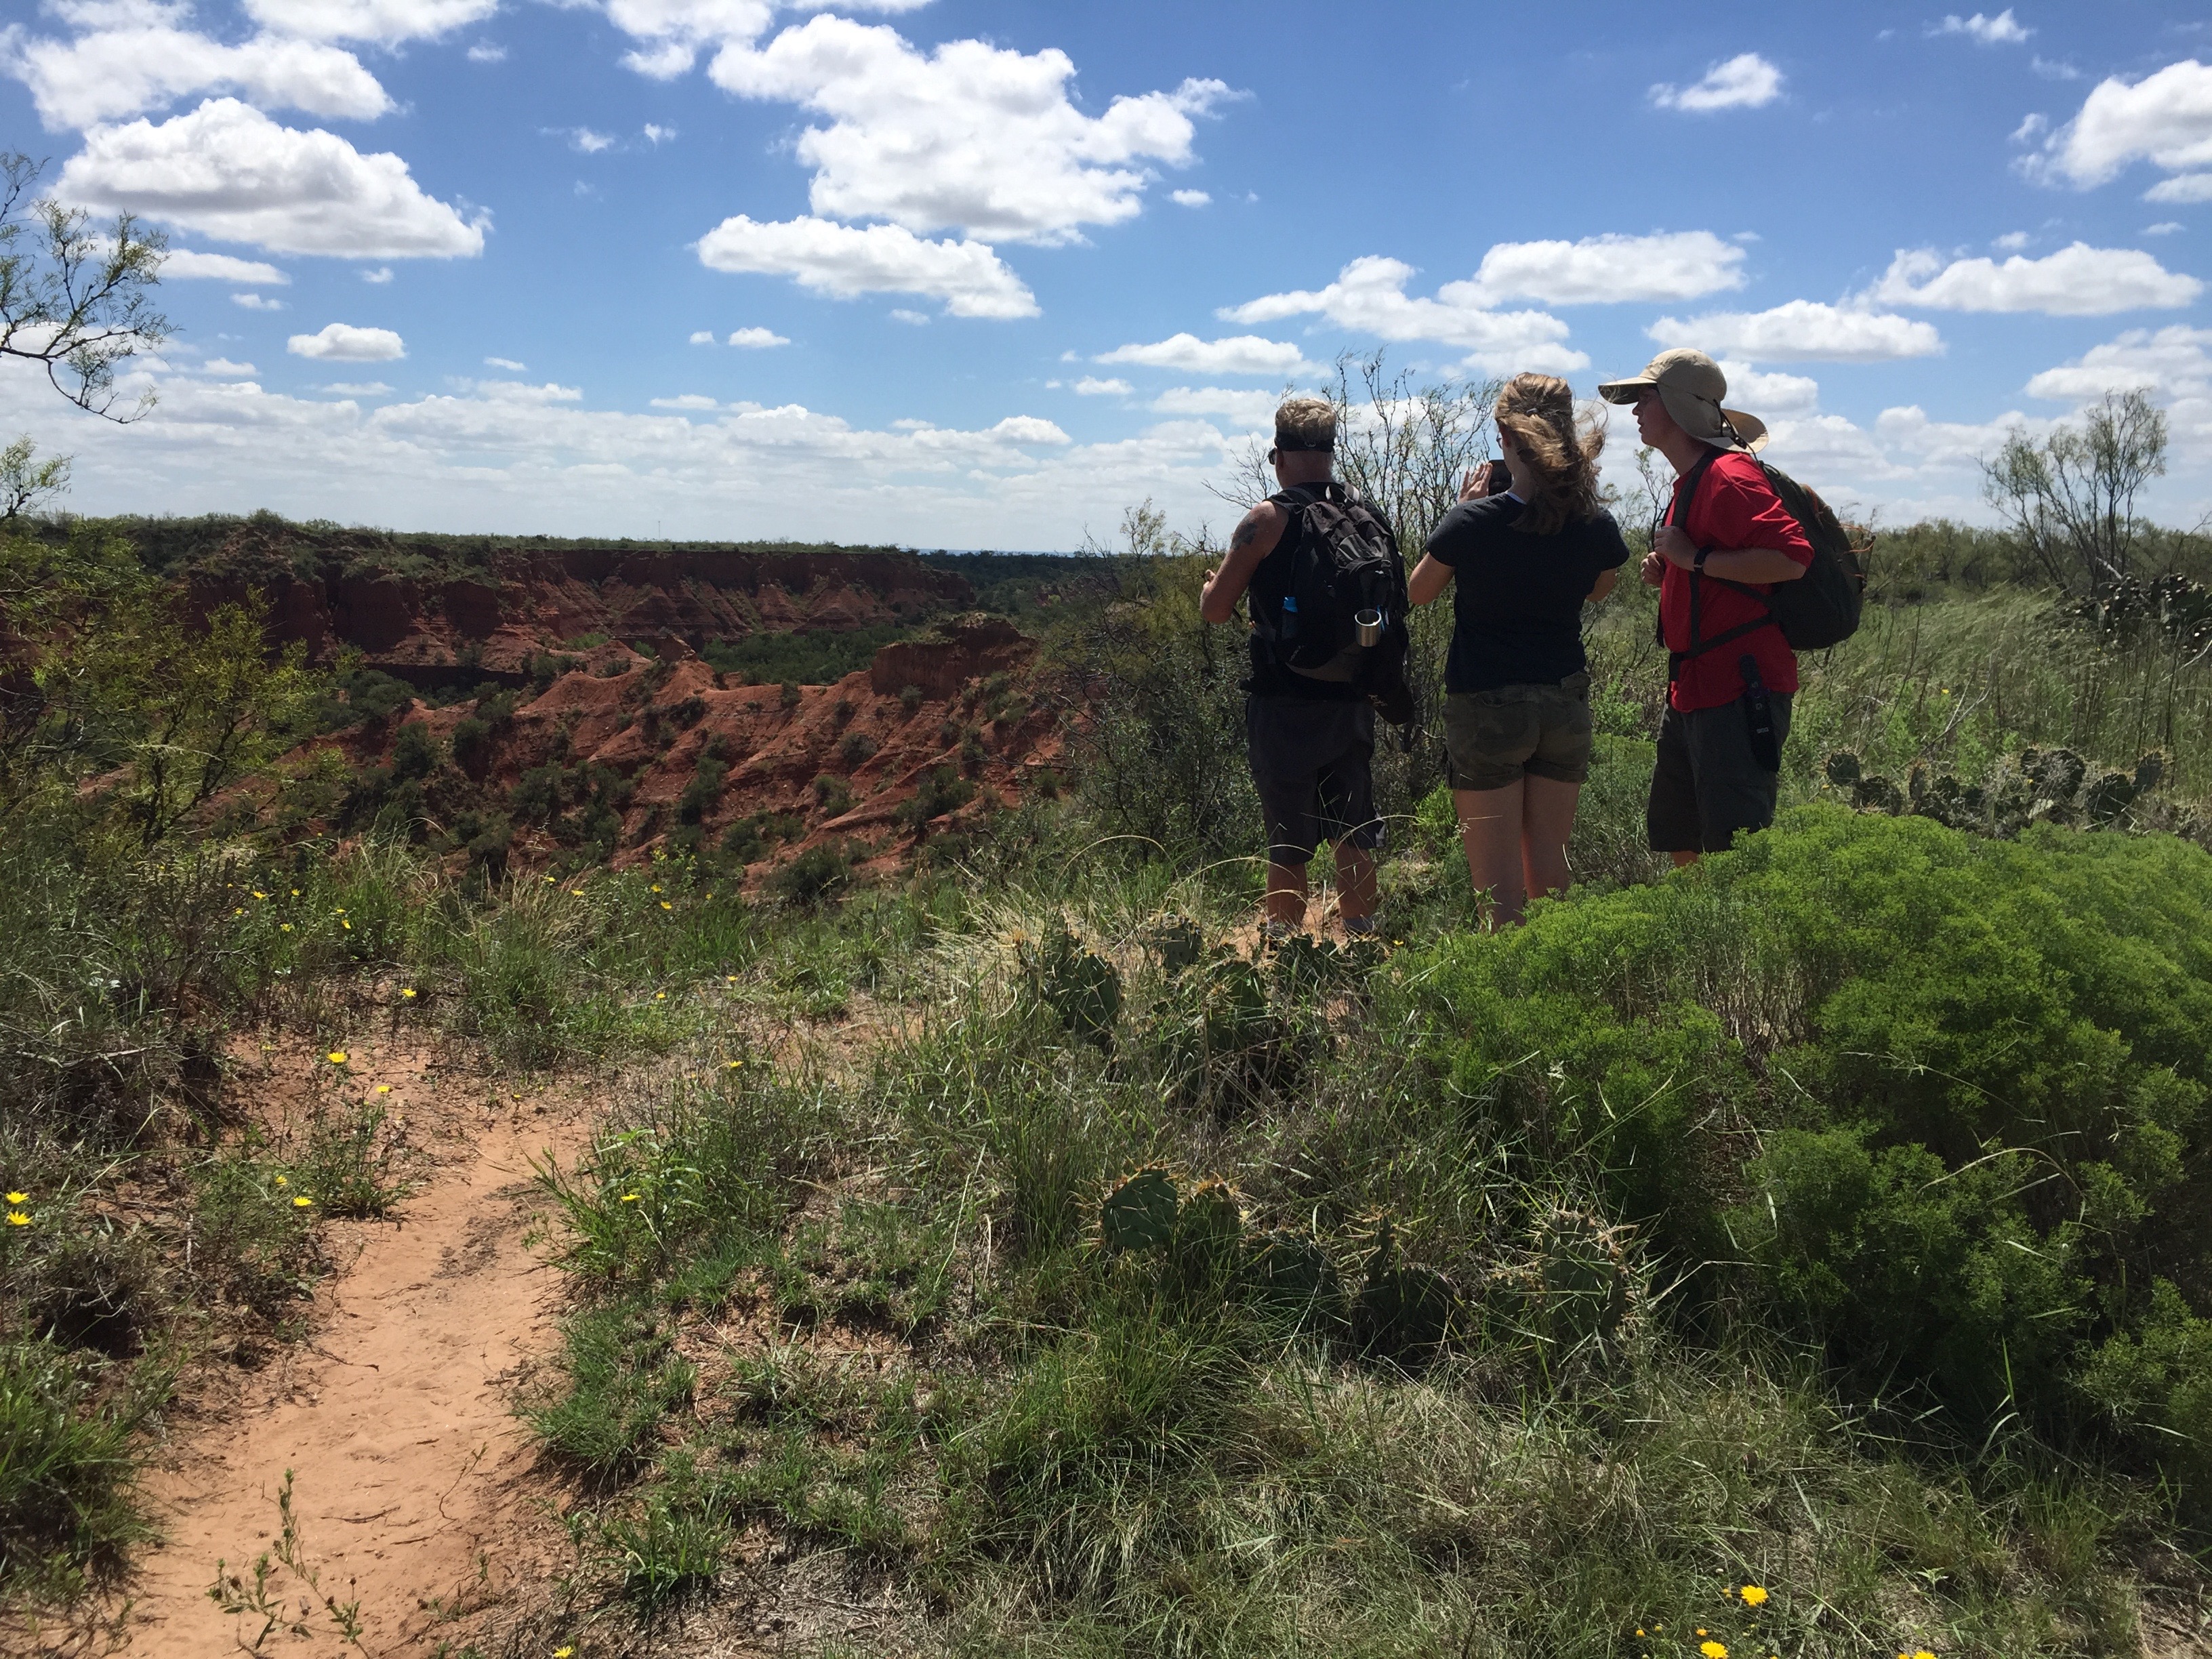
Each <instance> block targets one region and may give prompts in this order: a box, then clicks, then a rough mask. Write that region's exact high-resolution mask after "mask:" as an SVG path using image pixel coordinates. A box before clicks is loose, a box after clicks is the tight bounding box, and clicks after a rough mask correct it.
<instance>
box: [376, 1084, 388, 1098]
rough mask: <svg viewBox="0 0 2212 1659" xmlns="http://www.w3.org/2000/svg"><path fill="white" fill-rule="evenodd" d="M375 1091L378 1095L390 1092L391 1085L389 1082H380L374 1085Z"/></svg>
mask: <svg viewBox="0 0 2212 1659" xmlns="http://www.w3.org/2000/svg"><path fill="white" fill-rule="evenodd" d="M376 1092H377V1093H379V1094H380V1095H388V1094H390V1093H391V1092H392V1085H390V1084H389V1083H380V1084H378V1085H376Z"/></svg>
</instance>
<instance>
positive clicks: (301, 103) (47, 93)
mask: <svg viewBox="0 0 2212 1659" xmlns="http://www.w3.org/2000/svg"><path fill="white" fill-rule="evenodd" d="M155 16H158V14H155V15H149V21H147V22H145V23H143V24H142V25H140V26H137V27H121V28H107V29H100V30H97V31H95V32H94V33H89V34H84V35H80V36H79V37H78V38H76V40H69V41H61V40H23V41H20V42H17V43H15V46H14V49H13V50H12V51H7V52H5V55H4V56H0V68H4V69H5V70H6V72H7V73H9V74H10V75H12V76H15V78H16V79H18V80H20V81H21V82H23V83H24V84H25V85H26V86H27V87H28V88H30V91H31V98H32V100H33V102H34V103H35V104H36V105H37V106H38V111H39V118H40V120H41V121H43V122H44V123H45V124H46V126H47V127H49V128H63V127H75V128H83V127H89V126H93V125H97V124H99V123H100V122H103V121H112V120H116V119H118V118H121V117H124V116H129V115H137V114H141V113H143V112H147V111H149V110H157V109H162V108H166V107H167V106H168V105H170V104H171V103H173V102H174V101H175V100H178V99H179V98H183V97H186V96H188V95H190V94H194V93H200V92H210V91H234V92H240V93H243V94H246V96H247V97H248V98H251V99H252V100H253V101H254V102H255V103H257V104H262V105H269V106H276V107H280V108H289V109H301V110H306V111H307V112H309V113H310V114H313V115H331V116H340V117H343V118H347V119H350V120H368V119H371V118H374V117H376V116H379V115H381V114H383V113H384V112H386V110H388V109H390V108H391V107H392V100H391V99H390V97H388V96H387V95H386V93H385V90H384V88H383V87H382V86H381V85H380V83H379V82H378V81H377V78H376V77H375V76H374V75H371V74H370V73H369V72H368V70H366V69H364V68H362V64H361V62H360V60H359V59H358V58H356V57H355V56H354V55H353V54H352V53H351V52H343V51H340V50H339V49H338V48H337V47H335V46H320V45H318V44H316V43H315V42H313V41H309V40H283V39H279V38H276V37H274V36H270V35H257V36H255V37H253V38H252V39H251V40H246V41H244V42H242V43H240V45H237V46H225V45H223V44H222V42H220V41H217V40H210V38H209V37H208V36H206V35H204V34H198V33H193V32H192V31H191V30H189V29H181V28H178V27H173V26H172V25H171V24H169V23H168V22H166V21H152V19H153V17H155ZM5 45H6V40H5V37H4V36H0V47H4V46H5Z"/></svg>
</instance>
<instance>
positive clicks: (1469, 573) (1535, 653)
mask: <svg viewBox="0 0 2212 1659" xmlns="http://www.w3.org/2000/svg"><path fill="white" fill-rule="evenodd" d="M1521 511H1522V507H1521V502H1520V501H1518V500H1517V499H1516V498H1515V497H1513V496H1511V495H1486V496H1484V497H1482V498H1481V499H1480V500H1479V501H1462V502H1461V503H1460V504H1459V505H1458V506H1457V507H1454V508H1452V510H1451V511H1450V512H1449V513H1445V514H1444V516H1443V522H1442V523H1441V524H1439V525H1437V527H1436V530H1435V531H1434V532H1433V533H1431V536H1430V537H1429V545H1428V554H1429V556H1430V557H1431V558H1432V559H1434V560H1436V561H1437V563H1439V564H1448V565H1449V566H1451V567H1452V573H1453V574H1452V586H1453V587H1454V589H1455V592H1454V596H1453V614H1454V617H1455V625H1454V627H1453V629H1452V642H1451V654H1450V656H1449V657H1448V658H1447V659H1445V661H1444V690H1447V691H1492V690H1497V688H1498V687H1499V686H1501V685H1556V684H1559V682H1560V681H1561V680H1563V679H1565V678H1567V677H1568V676H1569V675H1570V674H1579V673H1581V672H1582V671H1583V670H1584V669H1585V668H1587V667H1589V658H1588V657H1587V656H1586V655H1584V654H1583V600H1584V599H1588V598H1589V591H1590V589H1591V588H1593V587H1595V586H1597V579H1598V577H1599V576H1600V575H1601V574H1602V573H1604V572H1606V571H1607V570H1613V569H1616V568H1619V567H1620V565H1621V564H1622V563H1624V562H1626V560H1627V557H1628V544H1626V542H1624V541H1622V540H1621V539H1620V526H1618V525H1616V524H1615V523H1613V515H1612V514H1611V513H1599V514H1598V515H1597V516H1596V517H1595V518H1594V519H1585V520H1582V521H1581V522H1580V523H1569V524H1567V525H1565V526H1562V527H1561V528H1560V529H1559V532H1558V533H1557V534H1555V535H1551V536H1534V535H1530V534H1529V533H1528V532H1526V531H1522V530H1516V529H1514V528H1513V522H1514V520H1516V519H1518V518H1519V517H1520V516H1521Z"/></svg>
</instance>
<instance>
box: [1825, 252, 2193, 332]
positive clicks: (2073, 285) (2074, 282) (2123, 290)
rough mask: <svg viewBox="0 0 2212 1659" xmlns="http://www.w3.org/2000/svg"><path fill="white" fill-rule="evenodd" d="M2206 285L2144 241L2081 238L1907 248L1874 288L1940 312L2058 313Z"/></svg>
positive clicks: (2118, 307) (1875, 297) (1884, 297)
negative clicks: (1946, 252) (1987, 253)
mask: <svg viewBox="0 0 2212 1659" xmlns="http://www.w3.org/2000/svg"><path fill="white" fill-rule="evenodd" d="M2203 291H2204V284H2203V283H2200V282H2199V281H2197V278H2195V277H2194V276H2184V275H2182V274H2180V273H2179V272H2176V271H2171V270H2167V269H2166V267H2165V266H2163V265H2161V264H2159V262H2158V261H2157V260H2156V259H2155V258H2152V257H2151V256H2150V255H2149V254H2148V253H2146V252H2143V251H2142V249H2140V248H2118V247H2091V246H2089V245H2088V244H2087V242H2075V243H2074V244H2073V245H2072V246H2069V247H2063V248H2061V249H2059V250H2058V252H2056V253H2051V254H2046V255H2045V256H2044V257H2043V258H2040V259H2030V258H2026V257H2025V256H2023V255H2021V254H2015V255H2014V256H2013V257H2012V258H2009V259H2007V260H2006V261H2004V263H2003V264H1998V263H1997V262H1996V260H1994V259H1987V258H1983V259H1954V260H1952V261H1951V262H1950V263H1949V264H1946V263H1944V261H1943V258H1942V256H1941V255H1939V254H1937V253H1936V252H1933V251H1931V250H1929V249H1925V248H1922V249H1900V250H1899V252H1898V254H1897V257H1896V258H1894V259H1893V260H1891V261H1890V266H1889V269H1888V270H1887V271H1886V272H1884V273H1883V275H1882V277H1881V280H1880V281H1879V282H1877V283H1875V285H1874V286H1873V287H1872V288H1871V289H1869V290H1868V291H1867V295H1866V297H1867V298H1868V299H1869V301H1873V302H1874V303H1875V304H1878V305H1890V306H1921V307H1927V308H1928V309H1930V310H1936V311H2039V312H2041V313H2044V314H2045V315H2046V316H2052V317H2101V316H2106V315H2109V314H2110V313H2112V312H2116V311H2135V310H2140V309H2143V308H2146V307H2162V308H2171V307H2176V306H2185V305H2188V304H2190V303H2191V301H2194V300H2195V299H2196V298H2197V295H2199V294H2202V293H2203Z"/></svg>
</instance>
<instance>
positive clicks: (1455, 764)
mask: <svg viewBox="0 0 2212 1659" xmlns="http://www.w3.org/2000/svg"><path fill="white" fill-rule="evenodd" d="M1444 754H1445V756H1446V757H1447V758H1448V759H1449V761H1450V763H1451V787H1453V788H1455V789H1510V788H1511V787H1513V786H1514V785H1515V784H1516V783H1518V782H1520V781H1521V780H1522V778H1524V777H1532V776H1533V777H1539V778H1550V779H1552V780H1553V781H1555V782H1559V783H1582V782H1584V781H1587V780H1588V779H1589V763H1590V707H1589V675H1588V674H1571V675H1569V676H1568V677H1567V678H1565V679H1563V680H1561V681H1559V684H1556V685H1501V686H1498V688H1496V689H1495V690H1489V691H1455V692H1453V693H1452V694H1451V695H1450V696H1448V697H1446V698H1445V699H1444Z"/></svg>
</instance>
